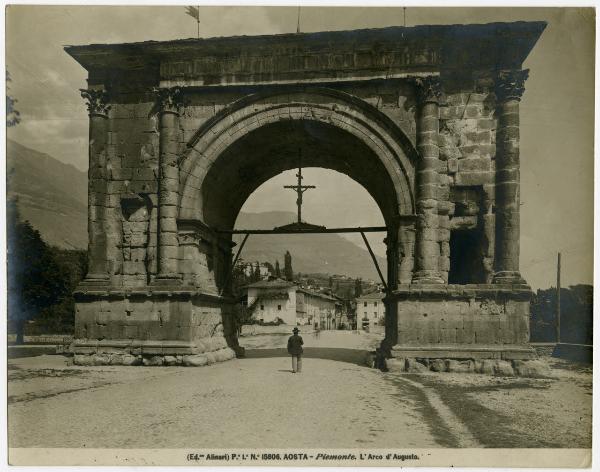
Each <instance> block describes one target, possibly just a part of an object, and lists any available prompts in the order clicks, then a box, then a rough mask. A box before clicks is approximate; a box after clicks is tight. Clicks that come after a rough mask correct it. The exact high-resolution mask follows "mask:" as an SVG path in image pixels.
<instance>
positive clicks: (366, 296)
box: [356, 292, 385, 301]
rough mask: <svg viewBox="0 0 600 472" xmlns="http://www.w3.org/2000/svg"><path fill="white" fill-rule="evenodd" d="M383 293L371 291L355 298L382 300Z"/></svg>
mask: <svg viewBox="0 0 600 472" xmlns="http://www.w3.org/2000/svg"><path fill="white" fill-rule="evenodd" d="M384 297H385V293H383V292H371V293H364V294H362V295H361V296H360V297H356V300H357V301H358V300H383V298H384Z"/></svg>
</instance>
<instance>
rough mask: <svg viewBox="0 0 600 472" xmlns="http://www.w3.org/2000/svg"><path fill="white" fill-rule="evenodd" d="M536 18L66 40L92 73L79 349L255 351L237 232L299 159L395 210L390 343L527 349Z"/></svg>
mask: <svg viewBox="0 0 600 472" xmlns="http://www.w3.org/2000/svg"><path fill="white" fill-rule="evenodd" d="M544 27H545V24H544V23H540V22H528V23H525V22H519V23H496V24H487V25H452V26H417V27H410V28H400V27H393V28H384V29H372V30H357V31H341V32H323V33H307V34H285V35H274V36H256V37H230V38H212V39H201V40H196V39H189V40H178V41H168V42H154V41H148V42H142V43H131V44H114V45H105V44H92V45H88V46H68V47H66V48H65V49H66V51H67V52H68V53H69V54H70V55H71V56H72V57H73V58H74V59H75V60H77V61H78V62H79V63H80V64H81V65H82V66H83V67H84V68H85V69H86V70H87V71H88V73H89V76H88V87H87V88H86V89H83V90H82V96H83V97H84V98H85V99H86V100H87V107H88V111H89V130H90V146H89V163H90V167H89V202H88V203H89V208H88V216H89V218H88V233H89V248H88V253H89V272H88V274H87V276H86V278H85V280H84V281H83V282H82V283H81V285H80V287H79V288H78V289H77V291H76V293H75V296H76V310H77V311H76V319H75V341H74V343H73V346H72V349H73V351H74V352H75V362H76V363H78V364H84V365H85V364H90V365H91V364H109V363H110V364H131V365H133V364H141V363H144V364H146V365H164V364H167V365H171V364H172V365H177V364H184V365H204V364H207V363H208V364H210V363H213V362H218V361H223V360H227V359H231V358H232V357H234V356H235V354H236V353H238V354H239V353H240V352H241V350H240V349H239V346H238V344H237V339H236V338H235V330H234V327H233V299H232V298H231V296H230V288H231V287H230V280H231V279H230V277H229V274H230V271H231V265H232V249H233V247H234V246H235V244H234V243H233V242H232V236H231V230H232V229H233V225H234V222H235V220H236V217H237V215H238V213H239V211H240V209H241V207H242V205H243V204H244V202H245V201H246V199H247V198H248V197H249V195H250V194H251V193H252V192H253V191H254V190H256V189H257V188H258V187H259V186H260V185H261V184H262V183H264V182H266V181H267V180H268V179H270V178H272V177H273V176H275V175H277V174H279V173H280V172H282V171H285V170H288V169H292V168H295V167H296V166H297V159H298V157H297V156H298V153H299V152H301V153H302V162H303V165H304V166H306V167H323V168H327V169H332V170H336V171H338V172H342V173H344V174H346V175H348V176H349V177H350V178H352V179H354V180H355V181H357V182H358V183H360V184H361V185H363V187H364V188H365V189H366V190H367V191H368V192H369V193H370V194H371V195H372V196H373V198H374V199H375V201H376V202H377V204H378V205H379V207H380V209H381V211H382V214H383V217H384V220H385V225H386V228H385V229H386V231H387V235H386V239H385V241H386V244H387V247H388V258H387V259H388V267H387V294H386V298H385V302H386V337H385V341H384V342H383V344H382V348H383V351H384V352H385V353H386V355H387V356H389V357H400V358H405V357H417V358H451V359H482V358H493V359H527V358H530V357H533V356H534V354H533V351H532V349H531V348H530V347H529V345H528V341H529V327H528V323H529V298H530V293H531V291H530V289H529V287H528V286H527V284H526V282H525V281H524V280H523V278H522V277H521V275H520V273H519V102H520V99H521V96H522V94H523V93H524V83H525V80H526V79H527V76H528V71H527V70H523V69H522V63H523V61H524V60H525V58H526V57H527V55H528V54H529V52H530V50H531V49H532V48H533V46H534V45H535V43H536V41H537V39H538V38H539V36H540V34H541V33H542V31H543V29H544Z"/></svg>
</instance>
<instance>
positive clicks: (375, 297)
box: [356, 292, 385, 330]
mask: <svg viewBox="0 0 600 472" xmlns="http://www.w3.org/2000/svg"><path fill="white" fill-rule="evenodd" d="M384 297H385V294H384V293H382V292H371V293H365V294H364V295H361V296H360V297H357V298H356V324H357V329H359V330H360V329H364V328H365V327H366V326H369V327H373V326H374V325H378V324H381V323H383V320H384V319H385V304H384V303H383V298H384Z"/></svg>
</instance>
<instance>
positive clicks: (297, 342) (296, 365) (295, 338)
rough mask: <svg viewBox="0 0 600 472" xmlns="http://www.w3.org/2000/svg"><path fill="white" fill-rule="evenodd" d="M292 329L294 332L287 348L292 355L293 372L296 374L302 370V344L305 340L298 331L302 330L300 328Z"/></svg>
mask: <svg viewBox="0 0 600 472" xmlns="http://www.w3.org/2000/svg"><path fill="white" fill-rule="evenodd" d="M292 331H293V332H294V334H293V335H292V336H290V338H289V339H288V345H287V350H288V352H289V353H290V354H291V356H292V372H293V373H294V374H295V373H296V372H298V373H300V372H301V371H302V352H303V350H302V345H303V344H304V341H303V340H302V336H299V335H298V331H300V330H299V329H298V328H294V329H293V330H292Z"/></svg>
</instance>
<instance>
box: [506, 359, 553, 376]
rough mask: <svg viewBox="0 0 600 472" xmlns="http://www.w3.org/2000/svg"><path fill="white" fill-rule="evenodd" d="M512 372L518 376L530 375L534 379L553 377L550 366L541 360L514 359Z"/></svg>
mask: <svg viewBox="0 0 600 472" xmlns="http://www.w3.org/2000/svg"><path fill="white" fill-rule="evenodd" d="M512 364H513V368H514V372H515V374H516V375H518V376H519V377H531V378H535V379H547V378H555V377H556V375H554V374H552V371H551V370H550V367H549V366H548V364H546V363H545V362H544V361H542V360H528V361H524V360H514V361H512Z"/></svg>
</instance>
